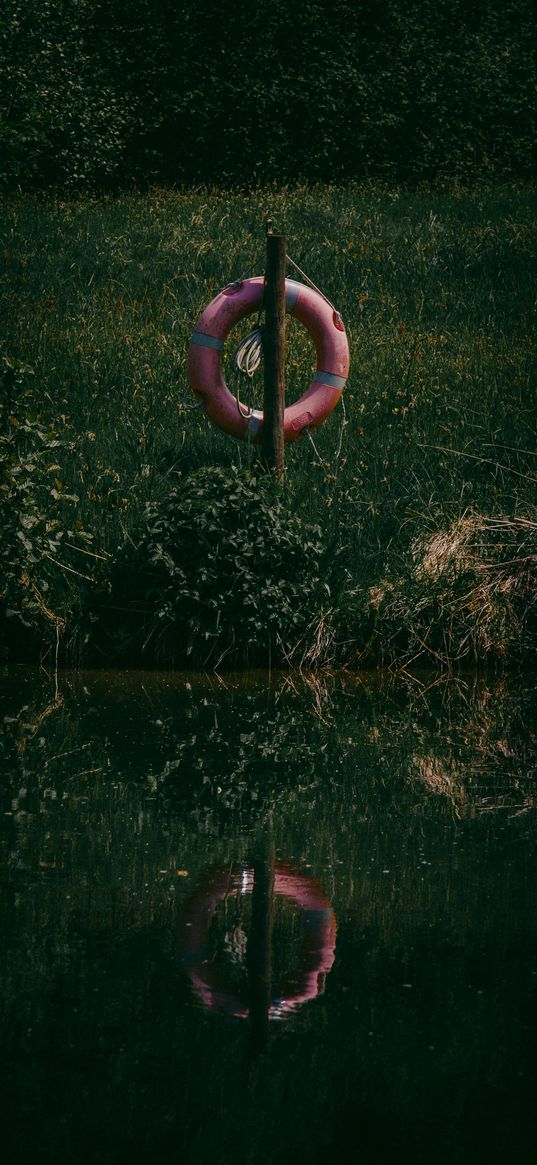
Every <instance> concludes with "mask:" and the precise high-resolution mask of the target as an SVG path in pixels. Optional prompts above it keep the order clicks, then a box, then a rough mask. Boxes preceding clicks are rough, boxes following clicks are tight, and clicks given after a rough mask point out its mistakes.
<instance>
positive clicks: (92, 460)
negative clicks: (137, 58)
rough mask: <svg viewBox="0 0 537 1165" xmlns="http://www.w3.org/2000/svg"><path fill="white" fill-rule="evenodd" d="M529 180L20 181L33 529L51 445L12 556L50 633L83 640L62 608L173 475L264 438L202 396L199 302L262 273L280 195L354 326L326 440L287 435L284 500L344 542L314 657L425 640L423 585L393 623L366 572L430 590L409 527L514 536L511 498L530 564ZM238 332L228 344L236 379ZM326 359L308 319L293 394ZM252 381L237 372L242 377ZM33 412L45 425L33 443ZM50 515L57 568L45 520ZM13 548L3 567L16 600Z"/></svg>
mask: <svg viewBox="0 0 537 1165" xmlns="http://www.w3.org/2000/svg"><path fill="white" fill-rule="evenodd" d="M535 201H536V200H535V192H534V191H533V190H532V189H529V188H524V187H511V186H505V187H495V188H490V189H488V188H485V187H480V188H477V189H465V188H463V187H460V186H453V185H451V186H450V187H446V188H435V189H434V190H425V189H424V190H423V191H421V192H418V193H415V192H413V193H410V192H407V191H405V190H404V189H390V188H384V187H380V186H378V185H377V186H373V185H361V186H349V187H345V188H342V189H339V188H335V187H326V186H325V187H315V188H313V187H308V188H298V189H294V190H283V191H282V190H276V189H267V190H264V191H258V192H256V193H254V194H249V195H240V194H237V193H232V194H230V193H225V192H219V191H214V192H207V191H204V190H199V191H194V192H192V193H188V194H186V193H170V192H165V191H161V190H155V191H153V192H152V193H151V194H150V195H144V196H141V195H129V196H122V197H119V198H114V199H110V200H106V199H104V200H103V199H101V200H92V199H79V200H75V201H70V202H59V201H56V202H44V201H38V200H32V199H29V198H20V199H14V200H12V201H11V202H9V203H8V204H7V205H6V206H5V207H4V211H3V215H2V226H1V240H0V241H1V246H0V251H1V253H2V278H1V283H0V312H1V317H0V318H1V321H2V322H1V348H0V352H1V356H2V359H3V364H4V373H5V392H4V399H3V403H4V405H5V406H6V407H5V410H4V415H3V428H2V440H3V461H4V471H5V472H4V479H3V487H2V488H3V495H4V499H5V500H6V502H7V503H8V506H10V508H11V519H10V520H11V527H10V529H11V533H12V535H13V537H14V538H15V539H17V535H20V533H21V531H18V530H17V529H14V528H13V506H14V499H15V502H16V508H17V509H18V512H22V511H23V510H24V507H26V511H27V510H28V506H29V505H30V503H31V505H33V502H32V501H31V499H32V497H34V500H35V496H36V495H35V490H36V489H37V486H36V485H35V482H34V481H33V476H35V475H33V473H30V477H29V479H28V480H29V481H30V485H29V486H28V488H27V489H26V490H25V491H23V492H24V497H23V499H22V501H21V497H20V496H19V495H17V496H16V497H15V494H14V492H13V491H14V478H13V476H12V472H11V471H12V469H13V459H14V458H18V464H19V465H20V463H21V460H22V462H24V457H25V456H26V455H27V454H28V441H30V440H34V439H35V440H38V441H39V442H40V450H41V452H43V450H44V451H45V454H46V455H45V457H44V459H43V457H41V460H40V462H39V467H40V474H41V476H40V478H39V482H38V485H39V489H40V490H41V494H40V500H39V499H38V500H39V505H38V504H37V502H36V508H34V510H31V514H32V515H33V517H32V522H31V524H30V525H28V523H27V525H26V527H25V532H24V531H23V537H25V538H26V540H27V541H28V545H29V546H30V550H28V549H27V548H26V549H25V548H24V545H23V540H22V539H21V537H20V536H19V538H18V541H15V542H14V546H16V547H17V548H18V550H17V554H18V552H19V551H20V554H19V556H18V557H17V554H15V558H14V552H10V554H8V556H7V561H8V564H9V563H11V564H13V562H14V561H15V559H16V562H17V566H16V570H17V571H18V577H19V578H20V577H22V575H24V573H25V577H26V579H27V580H28V579H29V580H30V581H26V582H25V583H24V585H23V592H24V587H25V588H26V599H27V601H26V607H27V608H28V611H27V615H28V617H27V620H26V621H27V622H29V623H30V624H31V625H32V626H33V625H34V623H35V619H34V616H33V615H32V613H31V611H30V610H29V608H30V607H31V606H32V604H31V603H30V601H29V598H28V596H29V594H30V590H32V587H33V588H34V589H33V591H32V593H33V595H34V600H35V589H37V591H38V593H39V595H40V598H41V602H42V604H43V605H44V607H45V608H46V611H48V613H49V615H50V616H51V617H50V618H49V617H48V616H47V615H46V614H44V613H43V611H41V616H42V625H43V627H44V628H45V629H47V630H46V634H45V639H46V638H47V635H48V636H49V638H50V641H51V642H55V641H56V639H57V635H58V626H59V622H58V621H59V620H61V621H62V622H61V628H62V636H63V640H64V642H65V643H68V642H69V641H70V636H69V634H67V633H66V629H68V628H69V629H70V632H71V640H72V635H73V633H74V629H75V627H77V626H79V625H81V623H80V620H81V618H82V617H81V615H80V612H81V610H82V608H84V610H86V612H87V609H88V594H89V595H90V597H91V595H92V594H93V593H94V590H95V587H96V586H97V584H98V582H99V580H101V581H102V579H103V577H104V575H103V571H104V573H106V571H105V566H103V563H104V564H106V563H107V562H110V561H113V560H114V559H115V558H116V556H117V552H118V547H119V546H120V545H122V544H125V543H126V544H129V542H133V543H136V544H138V543H139V542H140V538H141V534H142V531H143V529H144V507H145V505H146V503H147V502H148V501H151V502H156V503H158V502H159V501H162V500H164V499H165V497H166V496H167V494H168V492H169V490H170V489H171V487H172V485H173V484H174V483H175V482H176V481H177V478H178V475H179V476H180V477H181V476H184V475H185V474H188V473H192V472H195V471H196V470H197V469H199V468H200V467H202V466H208V465H213V466H220V467H230V466H232V465H234V466H238V467H241V468H243V469H248V468H252V467H254V466H255V456H256V455H255V450H254V449H252V448H250V447H248V446H247V445H245V444H239V443H235V442H234V441H233V440H232V439H231V438H229V437H227V436H225V435H224V434H223V433H221V432H220V431H219V430H218V429H216V428H214V427H211V426H210V424H209V422H208V421H207V419H206V418H205V416H204V415H203V414H202V413H201V412H200V411H199V410H196V409H195V408H193V407H192V406H193V401H192V397H191V393H190V389H189V385H188V378H187V370H186V356H187V349H188V344H189V339H190V335H191V332H192V330H193V325H194V322H195V320H196V318H197V316H198V315H199V313H200V312H201V311H202V309H203V307H204V306H205V305H206V303H207V302H208V301H209V299H210V298H211V297H212V296H213V295H214V294H215V293H216V292H217V291H218V289H219V288H220V287H222V286H224V285H225V284H226V283H227V282H229V280H230V279H231V278H236V277H238V276H239V275H241V274H245V273H247V272H249V271H253V272H257V273H260V272H262V270H263V262H264V219H265V216H266V215H267V214H270V216H271V217H272V218H273V219H274V220H275V222H276V223H277V225H278V227H279V228H281V229H282V230H285V232H286V233H287V235H288V240H289V241H288V246H289V252H290V254H291V256H292V257H293V258H294V259H295V260H296V261H297V262H298V263H299V264H300V266H301V267H303V268H304V269H305V270H306V271H307V272H308V274H310V276H311V277H312V278H313V279H314V280H315V282H316V283H317V284H319V285H320V286H321V287H322V288H323V290H324V291H325V292H326V294H327V295H328V296H329V297H330V298H331V299H332V300H333V301H334V302H335V303H336V305H337V307H338V308H339V310H340V311H341V313H342V316H343V318H344V320H345V323H346V327H347V331H348V335H349V341H350V349H351V374H350V378H349V383H348V387H347V390H346V393H345V398H344V399H345V409H344V410H343V409H342V408H341V407H339V408H338V409H337V410H336V411H335V413H334V414H333V415H332V417H331V418H330V419H329V420H328V421H327V422H326V423H325V425H324V426H323V427H322V429H320V430H318V431H317V432H316V433H315V434H314V435H313V443H312V442H310V440H308V439H304V440H302V441H300V442H297V443H296V444H295V445H293V446H290V447H288V448H287V451H286V457H287V474H286V484H285V494H286V500H287V503H288V504H289V507H290V508H291V509H292V510H294V511H297V512H298V513H299V514H301V515H304V516H305V515H307V517H308V521H312V520H313V521H314V522H317V523H319V524H320V525H321V528H322V532H323V538H324V543H325V546H326V549H327V559H326V562H327V567H326V580H327V586H328V588H329V591H330V594H329V596H328V594H327V599H326V601H324V600H323V603H322V604H320V606H319V609H318V610H316V611H312V612H311V615H312V625H311V633H310V636H309V639H308V636H307V635H306V640H307V642H308V646H307V647H306V641H304V642H303V649H304V651H305V652H306V654H307V651H308V650H309V651H310V657H311V662H314V661H315V658H319V659H320V658H321V657H322V656H323V650H321V649H319V652H318V655H317V656H316V653H315V650H313V645H314V644H315V643H317V644H319V643H321V644H322V643H324V644H325V646H326V642H328V640H330V643H331V644H332V648H331V651H332V654H333V653H334V652H335V655H336V656H337V658H339V659H341V660H343V659H345V661H352V659H354V658H356V657H358V656H362V654H363V652H364V650H366V649H367V650H368V651H370V652H372V653H373V654H375V653H377V654H378V652H379V650H380V648H381V646H382V648H383V650H384V651H385V652H386V653H387V655H388V656H390V657H391V654H393V653H392V649H391V647H390V646H389V644H390V643H393V644H395V643H396V642H397V643H398V644H399V646H398V647H397V650H396V654H397V653H398V652H399V653H400V654H401V658H409V656H408V652H409V651H411V652H414V648H415V646H416V644H415V643H413V644H411V643H410V639H411V637H410V638H409V635H408V634H407V632H408V628H409V625H410V624H411V623H412V620H413V617H414V611H415V602H414V598H413V597H412V599H411V600H410V601H408V602H407V603H406V614H404V612H403V608H404V606H405V604H404V603H403V607H401V605H399V607H398V608H397V609H398V610H399V612H400V616H401V618H402V619H403V620H406V624H407V626H406V631H405V627H403V626H401V627H400V628H398V629H395V632H394V629H393V627H392V629H391V630H390V633H389V635H388V636H387V637H386V636H384V637H383V635H382V632H381V628H380V623H381V622H382V619H379V610H380V611H381V612H382V609H383V608H382V604H380V605H379V603H378V601H377V599H378V592H375V593H376V594H377V599H375V594H373V596H372V592H371V588H375V587H378V586H385V583H386V580H389V582H390V586H392V587H393V586H397V585H399V586H403V581H402V580H404V579H406V583H409V580H410V577H411V575H412V587H414V589H415V586H416V585H418V586H419V587H421V589H422V590H424V589H425V588H426V586H427V585H428V580H427V579H426V578H425V576H424V575H423V574H422V575H421V580H420V577H419V571H418V576H417V577H415V569H416V568H415V565H413V561H414V560H413V553H414V552H413V550H412V547H414V548H415V546H416V540H418V541H419V539H421V540H422V541H423V539H427V538H428V537H429V538H433V537H434V536H435V535H436V534H437V533H438V532H439V531H442V530H446V529H449V528H451V527H452V526H453V524H454V523H455V524H456V523H457V522H458V521H459V520H460V519H461V517H463V516H464V515H466V516H468V515H475V516H476V522H477V523H478V526H479V523H480V521H481V517H482V516H483V515H485V516H495V515H496V516H498V517H501V518H504V519H509V522H510V523H511V525H510V526H509V529H510V531H511V533H513V531H514V530H515V528H516V531H517V537H518V534H520V527H516V521H517V520H518V519H520V518H523V519H525V521H526V523H527V525H526V527H525V534H524V539H525V540H524V541H523V544H522V547H521V546H520V545H519V543H518V542H517V543H516V545H514V544H513V545H511V544H510V547H511V548H510V550H509V555H508V557H511V558H514V559H516V560H517V561H518V559H521V558H524V560H525V561H526V565H527V562H529V561H530V560H531V555H532V553H533V545H531V546H530V545H529V543H528V539H530V541H531V539H532V538H534V535H535V485H536V481H537V468H536V463H535V457H534V452H533V447H534V422H535V399H534V396H533V395H532V391H533V389H532V386H533V383H534V379H533V378H534V370H535V340H534V311H535V292H536V284H535V250H536V239H537V230H536V227H535ZM234 339H236V337H235V336H233V337H231V338H230V343H229V345H228V349H227V350H226V354H225V357H224V361H225V365H226V374H227V376H228V378H229V383H230V384H233V387H235V384H236V381H234V376H235V375H236V374H235V373H233V371H232V368H231V364H230V358H229V353H230V350H231V348H232V346H233V340H234ZM312 365H313V349H312V346H311V344H310V342H309V339H308V337H307V336H306V334H305V333H304V332H303V330H302V329H301V328H300V326H299V325H297V324H295V323H294V322H293V321H292V322H291V324H290V326H289V346H288V358H287V370H286V372H287V393H288V399H293V398H295V397H296V396H297V395H298V394H299V393H300V392H301V391H302V390H303V388H304V387H305V385H306V383H307V382H308V380H309V373H310V369H311V367H312ZM255 391H256V390H255V389H253V390H252V393H253V395H252V396H251V397H250V399H254V396H255ZM249 392H250V386H249V385H248V386H247V388H246V389H244V387H243V386H241V393H242V395H243V399H248V394H249ZM28 422H29V423H30V425H35V426H38V427H39V429H40V433H41V436H40V437H38V438H35V434H34V437H32V435H31V434H30V436H29V437H28V439H27V440H26V438H25V441H26V444H25V443H24V441H22V444H21V425H22V427H24V424H25V423H28ZM14 437H16V438H17V440H16V441H15V443H14ZM58 442H59V443H60V444H57V443H58ZM49 447H50V448H49ZM21 450H22V453H21ZM49 466H51V467H52V468H49ZM47 475H48V476H47ZM20 481H21V477H20V471H19V473H18V482H19V485H20ZM32 491H34V492H33V493H32ZM19 492H20V491H19ZM69 499H76V500H69ZM31 505H30V509H31ZM38 511H39V512H38ZM34 518H35V521H34V520H33V519H34ZM32 523H33V524H32ZM513 523H514V524H515V525H513ZM16 524H17V523H16V522H15V526H16ZM51 524H52V525H51ZM4 525H5V527H6V530H7V527H8V525H9V523H8V520H7V518H6V519H5V522H4ZM479 529H481V526H479ZM505 530H507V527H505V528H504V532H505ZM37 532H40V537H41V541H40V542H39V546H38V543H37ZM54 532H56V535H57V536H58V537H57V539H56V543H55V544H54V546H53V547H51V548H49V550H48V556H49V558H48V560H47V562H46V569H45V565H44V564H43V560H42V558H41V553H42V550H43V545H44V543H43V538H47V537H49V536H51V535H54ZM60 535H61V538H60V537H59V536H60ZM6 537H7V535H6ZM58 538H59V541H58ZM504 542H505V540H504ZM60 543H61V546H60ZM6 545H7V543H6ZM36 547H37V549H36ZM39 547H40V548H41V549H39ZM504 550H505V544H504ZM45 553H46V550H45ZM25 554H26V558H27V559H28V561H26V559H25V557H24V555H25ZM502 554H503V558H504V559H505V553H504V551H502ZM21 556H22V557H21ZM32 556H33V557H34V559H35V560H36V561H34V562H32V561H31V558H32ZM95 556H98V557H95ZM500 557H501V556H500ZM7 569H8V584H9V585H8V584H6V586H5V587H3V588H2V589H3V590H4V592H5V593H7V594H8V600H9V602H10V603H11V605H12V606H14V607H16V606H17V601H16V599H13V601H12V600H11V599H10V598H9V594H10V593H11V592H10V591H9V587H10V586H11V591H12V592H13V593H14V589H13V588H14V583H13V579H12V574H13V570H12V568H7ZM13 569H14V568H13ZM9 570H11V575H10V574H9ZM412 571H414V574H412ZM82 575H85V576H86V577H85V579H83V578H81V577H80V576H82ZM10 579H11V582H10V581H9V580H10ZM95 580H96V581H95ZM429 581H430V580H429ZM41 583H43V584H44V585H43V586H41ZM406 583H405V586H406V590H405V587H403V590H404V593H405V595H406V596H407V598H408V596H409V595H410V593H411V592H412V595H414V591H413V590H412V587H411V588H410V591H409V590H408V586H407V585H406ZM45 584H46V585H45ZM409 585H410V584H409ZM528 587H529V590H526V591H525V595H526V598H525V602H528V603H529V598H528V596H531V594H532V593H533V592H532V584H531V582H530V583H528ZM23 600H24V593H23ZM23 600H21V602H22V605H23V606H24V601H23ZM89 605H90V606H91V603H90V604H89ZM34 606H35V602H34ZM392 613H393V611H392ZM84 618H85V619H86V623H87V616H84ZM92 619H93V621H94V622H95V621H96V620H98V615H97V614H95V611H94V612H93V615H92ZM323 620H324V623H323ZM82 621H83V620H82ZM325 624H326V625H327V626H328V625H329V626H328V630H327V631H326V635H327V637H328V638H327V639H326V641H325V639H323V627H324V626H325ZM13 625H14V624H13ZM85 626H86V624H85ZM525 626H526V623H525ZM401 630H402V631H403V632H404V633H405V634H404V635H403V639H404V643H403V640H401V638H400V635H399V632H400V631H401ZM422 630H423V628H422ZM52 632H54V633H52ZM42 634H44V632H43V631H42ZM84 634H85V635H86V637H87V635H88V634H89V632H88V629H87V627H86V630H85V632H84ZM394 635H395V638H394ZM398 636H399V637H398ZM16 638H17V637H16V636H15V639H16ZM11 639H12V641H13V640H14V637H13V635H11ZM425 643H426V648H425V650H428V646H429V645H428V640H427V637H425ZM435 643H436V641H435V642H434V643H433V642H431V645H430V648H431V652H430V653H429V654H431V653H432V652H436V651H437V646H435ZM334 644H335V645H336V646H335V647H334ZM344 644H345V645H346V646H343V645H344ZM368 644H369V646H368ZM511 646H512V645H510V646H509V651H510V650H511ZM312 650H313V656H311V651H312ZM394 650H395V648H394ZM476 650H477V652H478V653H479V651H478V649H476ZM502 650H503V651H504V654H505V650H507V648H506V645H505V644H503V647H502ZM440 654H442V653H440ZM455 654H457V652H455ZM464 654H465V653H464V652H463V655H464ZM449 655H450V651H449V650H448V651H447V656H449ZM325 656H326V652H325Z"/></svg>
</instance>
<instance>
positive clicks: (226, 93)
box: [0, 0, 537, 189]
mask: <svg viewBox="0 0 537 1165" xmlns="http://www.w3.org/2000/svg"><path fill="white" fill-rule="evenodd" d="M3 7H4V17H3V21H2V26H1V29H0V110H1V116H0V126H1V128H0V157H1V158H2V170H3V183H4V185H5V186H7V187H9V188H17V187H21V188H22V189H29V188H34V189H36V188H37V189H39V188H43V187H47V186H51V185H53V186H70V187H74V188H86V189H92V188H103V187H110V186H114V187H118V186H122V185H124V184H125V183H128V182H133V181H134V182H137V183H148V182H149V183H153V184H157V183H182V184H186V183H191V182H193V181H195V182H203V183H211V184H217V185H223V184H224V185H230V184H234V183H240V184H246V185H252V184H257V183H260V182H266V181H294V180H321V181H338V180H347V179H349V178H362V177H364V176H379V177H382V178H389V179H397V180H400V181H407V180H416V179H420V178H429V177H431V176H438V175H445V174H448V175H454V174H458V175H464V174H468V173H469V172H472V173H476V172H477V173H481V174H483V173H485V174H486V175H489V176H490V175H491V174H494V175H499V176H503V177H506V176H524V175H528V174H530V173H532V172H534V166H535V134H534V126H535V120H536V113H537V110H536V104H537V60H536V55H535V46H536V44H537V37H536V36H535V24H534V5H533V4H532V2H531V0H488V2H484V0H477V2H476V3H474V4H473V5H468V4H467V3H466V0H296V2H295V3H292V4H290V3H289V2H288V0H257V3H255V4H252V3H251V0H236V2H235V3H233V4H222V3H221V2H220V0H206V2H205V3H204V4H201V5H200V4H196V3H194V2H193V0H182V2H181V3H176V0H129V3H128V4H125V3H124V0H106V2H105V0H4V6H3Z"/></svg>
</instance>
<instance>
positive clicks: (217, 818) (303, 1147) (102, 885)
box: [0, 668, 537, 1165]
mask: <svg viewBox="0 0 537 1165" xmlns="http://www.w3.org/2000/svg"><path fill="white" fill-rule="evenodd" d="M535 687H536V681H535V678H533V679H532V678H531V677H529V678H528V677H526V678H525V679H524V678H522V679H520V678H517V677H515V678H510V679H508V680H506V679H494V678H492V679H490V678H489V679H466V680H465V681H464V682H463V681H457V682H455V681H451V682H449V683H436V684H434V683H432V681H430V680H428V679H427V677H424V676H421V677H419V678H418V679H413V680H411V679H410V678H399V679H398V680H393V679H389V678H386V677H381V676H374V675H372V676H369V677H364V676H362V677H355V678H350V677H348V676H335V677H332V678H330V679H326V680H322V681H319V680H316V681H315V682H314V681H313V680H311V679H307V678H302V679H301V678H299V677H293V678H286V677H284V676H274V675H272V677H268V676H267V675H266V674H262V675H261V674H259V675H254V676H250V677H248V678H244V677H243V678H240V677H225V679H224V680H219V679H216V678H214V679H212V680H211V679H210V678H207V677H200V676H185V675H182V674H175V675H171V674H155V673H153V674H147V673H141V672H122V673H109V674H106V673H98V672H93V673H89V672H87V673H79V674H76V675H75V674H68V673H64V674H63V675H60V677H59V679H58V682H57V684H56V683H55V681H54V677H52V678H51V677H48V676H47V675H45V674H44V673H42V672H41V673H40V672H38V671H32V670H29V669H24V668H20V669H17V668H14V669H11V670H9V671H7V672H5V673H4V675H3V676H2V678H1V679H0V692H1V700H2V717H1V718H2V721H3V736H2V738H1V744H2V749H1V756H2V759H1V795H2V804H1V812H0V823H1V829H0V852H1V863H2V864H1V883H0V892H1V920H2V921H1V928H2V949H1V956H0V960H1V972H2V993H1V1000H2V1026H1V1034H0V1048H1V1053H0V1054H1V1060H2V1085H1V1089H2V1091H1V1095H2V1099H3V1102H4V1104H3V1108H4V1115H3V1120H2V1126H1V1128H0V1158H1V1160H2V1161H5V1162H6V1165H11V1163H12V1162H13V1163H14V1162H45V1161H46V1162H58V1163H63V1162H67V1161H69V1162H71V1161H73V1162H75V1163H78V1162H83V1163H86V1162H88V1163H89V1162H100V1163H102V1165H116V1163H117V1165H123V1163H125V1165H127V1163H128V1165H135V1163H136V1162H148V1163H149V1162H151V1163H155V1165H158V1163H163V1162H170V1163H171V1162H178V1163H180V1162H186V1163H190V1162H196V1163H199V1165H202V1163H204V1162H211V1163H217V1165H228V1163H231V1162H233V1163H234V1165H241V1163H242V1162H245V1163H247V1162H251V1163H257V1162H283V1163H285V1162H291V1161H293V1162H295V1163H300V1162H306V1161H307V1162H314V1163H315V1162H319V1163H320V1162H325V1161H326V1160H334V1161H352V1162H354V1161H356V1162H383V1161H397V1162H405V1163H406V1162H417V1161H423V1162H425V1161H427V1162H429V1161H438V1162H442V1163H444V1162H450V1163H451V1162H453V1163H455V1162H457V1165H459V1163H466V1162H467V1163H468V1165H470V1163H472V1165H473V1163H474V1162H480V1161H495V1162H500V1161H501V1162H514V1161H515V1162H519V1161H520V1162H521V1161H526V1160H532V1159H533V1158H534V1154H535V1144H536V1132H535V1127H536V1121H535V1118H536V1115H537V1110H536V1100H537V1090H536V1083H537V1068H536V1065H537V1044H536V1035H537V1022H536V1020H537V913H536V907H535V874H536V871H537V861H536V858H537V843H536V833H535V806H536V804H537V800H536V794H537V789H536V773H535V743H536V738H535V726H536V711H535ZM271 887H272V890H271ZM269 974H270V979H269Z"/></svg>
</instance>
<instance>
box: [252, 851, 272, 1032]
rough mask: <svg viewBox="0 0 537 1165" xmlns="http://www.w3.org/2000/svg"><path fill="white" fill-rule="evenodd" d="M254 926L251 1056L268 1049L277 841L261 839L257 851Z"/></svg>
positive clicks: (253, 896) (253, 893)
mask: <svg viewBox="0 0 537 1165" xmlns="http://www.w3.org/2000/svg"><path fill="white" fill-rule="evenodd" d="M253 868H254V885H253V891H252V923H251V929H250V935H249V938H248V950H247V956H246V957H247V962H248V971H249V979H250V1021H251V1025H252V1027H251V1034H252V1052H253V1054H254V1055H257V1054H259V1053H260V1052H263V1051H264V1050H265V1048H266V1045H267V1039H268V1028H269V1007H270V995H271V981H272V895H273V890H274V839H273V837H272V835H269V836H268V837H265V838H262V839H260V840H259V841H258V842H257V845H256V847H255V853H254V859H253Z"/></svg>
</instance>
